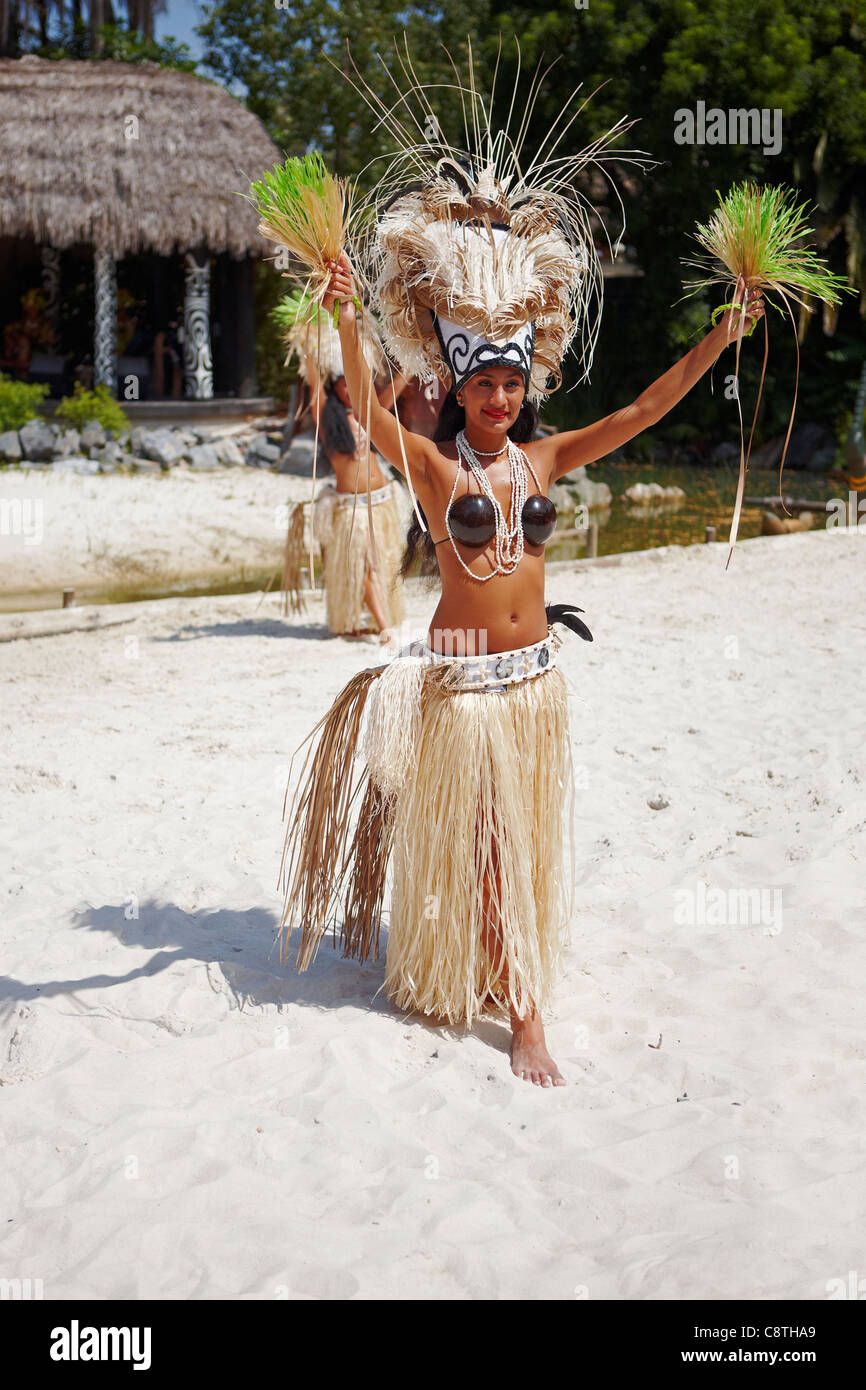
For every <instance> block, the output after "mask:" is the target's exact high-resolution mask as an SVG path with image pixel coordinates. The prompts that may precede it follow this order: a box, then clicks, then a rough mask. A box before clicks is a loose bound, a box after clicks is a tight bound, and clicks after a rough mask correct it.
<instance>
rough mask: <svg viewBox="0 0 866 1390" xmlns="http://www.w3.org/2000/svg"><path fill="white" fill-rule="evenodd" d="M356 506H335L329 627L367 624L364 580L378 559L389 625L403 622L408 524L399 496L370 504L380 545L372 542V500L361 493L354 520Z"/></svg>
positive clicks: (328, 571)
mask: <svg viewBox="0 0 866 1390" xmlns="http://www.w3.org/2000/svg"><path fill="white" fill-rule="evenodd" d="M352 510H353V509H352V507H351V506H343V505H341V506H335V507H334V509H333V512H332V516H331V524H330V528H329V532H330V533H329V536H328V540H327V544H326V545H325V546H323V559H324V568H325V604H326V609H327V615H328V629H329V631H331V632H333V633H339V632H355V631H357V630H358V629H359V628H361V627H363V626H364V625H365V624H364V623H363V622H362V614H363V613H365V612H366V611H367V610H366V606H365V601H364V582H365V577H366V573H367V568H368V566H369V565H370V564H371V563H374V561H375V560H376V559H378V564H376V576H377V579H378V581H379V595H380V601H381V603H382V608H383V610H384V613H385V617H386V619H387V625H388V626H389V627H398V626H399V625H400V623H402V621H403V619H404V616H405V607H404V600H403V585H402V583H401V580H400V578H399V573H398V571H399V568H400V560H401V558H402V554H403V544H404V532H405V527H404V525H403V522H402V520H401V517H400V512H399V510H398V507H397V502H396V500H395V499H394V498H393V497H389V498H387V499H386V500H385V501H384V502H377V503H376V504H375V505H374V506H373V507H372V508H371V509H370V510H371V512H372V517H373V536H374V538H375V542H376V549H375V552H373V550H372V548H371V546H370V535H369V526H368V520H367V503H366V496H365V494H364V493H359V494H358V501H357V505H356V506H355V508H354V511H355V520H354V524H353V525H352V526H351V536H350V535H349V529H350V523H351V518H352Z"/></svg>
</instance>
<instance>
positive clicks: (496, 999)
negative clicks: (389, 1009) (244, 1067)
mask: <svg viewBox="0 0 866 1390" xmlns="http://www.w3.org/2000/svg"><path fill="white" fill-rule="evenodd" d="M331 289H332V294H331V296H329V298H328V299H326V300H325V307H326V308H328V307H330V305H331V304H332V303H333V300H334V299H339V300H340V301H341V310H340V336H341V340H342V344H343V356H344V361H345V363H346V367H347V381H348V384H349V394H350V396H351V397H352V398H353V399H355V400H356V401H358V402H361V401H363V400H366V397H367V394H368V392H369V374H368V373H367V368H366V364H365V363H364V360H363V357H362V355H361V354H360V352H359V351H358V347H357V342H356V338H355V333H354V311H353V308H352V305H351V300H352V298H353V296H354V295H355V294H356V293H357V291H356V289H355V286H354V282H353V279H352V273H351V267H350V265H349V263H348V260H347V258H345V257H344V258H343V260H342V263H341V264H340V265H339V266H335V268H334V275H333V279H332V282H331ZM762 313H763V304H762V302H761V301H760V300H756V301H754V302H752V303H751V304H750V305H749V308H748V313H747V316H746V327H747V330H748V329H749V328H750V327H751V325H752V324H753V323H754V322H756V321H757V319H758V318H759V317H760V316H761V315H762ZM739 317H740V316H739V314H738V313H733V314H730V313H729V314H725V315H724V316H723V317H722V320H721V321H720V323H719V325H718V326H717V327H716V328H715V329H713V330H712V332H710V333H708V334H707V335H706V337H705V338H704V339H703V340H702V341H701V342H700V343H698V345H697V346H696V347H695V348H693V349H692V350H691V351H690V352H688V353H687V354H686V355H685V356H684V357H683V358H681V359H680V361H679V362H677V363H676V364H675V365H674V366H673V367H671V369H670V370H669V371H668V372H666V373H665V374H664V375H663V376H661V377H659V378H658V380H657V381H655V382H653V384H652V385H651V386H650V387H648V389H647V390H646V391H644V392H643V393H642V394H641V395H640V396H639V397H638V398H637V400H635V401H634V402H633V403H632V404H631V405H630V406H628V407H626V408H625V409H623V410H619V411H616V412H614V414H612V415H609V416H607V417H606V418H604V419H602V420H599V421H597V422H596V423H595V424H594V425H590V426H588V427H587V428H585V429H582V430H569V431H566V432H565V433H562V434H557V435H554V436H551V437H549V438H546V439H539V440H532V439H531V434H532V430H533V426H534V419H533V415H534V412H533V411H532V408H531V406H530V405H529V403H528V401H527V400H526V384H527V383H526V376H525V374H524V373H523V372H522V371H521V370H517V369H515V368H513V367H510V366H507V365H502V364H498V365H494V366H490V367H486V368H484V369H483V370H482V371H479V372H475V373H473V374H472V375H471V376H469V377H467V378H465V379H463V380H462V381H461V382H460V384H459V385H458V389H457V391H456V393H455V394H452V395H450V396H449V398H447V400H446V406H445V407H444V409H445V410H446V411H447V412H448V415H449V416H450V419H451V421H452V427H456V426H458V425H460V426H461V427H460V428H459V429H455V437H454V438H452V439H449V440H448V441H442V442H440V443H433V442H432V441H430V440H428V439H426V438H425V437H424V436H423V435H417V434H410V433H408V432H406V431H404V432H403V435H402V448H401V441H400V438H399V436H398V431H399V429H400V427H399V425H398V424H397V422H396V421H395V420H394V418H393V416H391V415H390V414H389V413H388V412H387V411H385V410H383V409H381V407H378V406H377V404H376V402H375V400H373V402H372V404H371V415H370V436H371V439H372V440H373V442H374V444H375V445H376V447H377V448H378V449H379V450H380V451H381V453H382V454H383V455H384V457H385V458H387V459H388V460H389V461H390V462H391V463H393V464H394V466H395V467H396V468H399V469H402V468H403V467H404V466H405V465H404V457H405V460H406V462H407V464H408V468H409V469H410V470H411V475H412V480H413V483H414V487H415V490H416V493H417V495H418V497H419V500H420V502H421V505H422V507H423V510H424V514H425V516H426V518H427V519H428V521H429V526H430V539H429V541H428V543H429V544H430V545H432V546H433V547H435V549H436V554H437V558H438V561H439V572H440V577H441V582H442V594H441V597H440V600H439V603H438V605H437V607H436V611H435V612H434V614H433V617H432V618H431V620H430V627H429V631H428V644H429V646H428V651H429V652H430V653H431V655H434V663H435V654H439V655H443V656H446V657H447V658H451V660H450V661H448V660H446V661H445V662H444V663H441V664H442V665H444V666H445V667H446V668H447V666H448V665H455V666H458V667H461V666H469V668H470V669H469V672H468V674H469V677H470V679H472V677H473V676H474V675H475V670H474V668H480V667H482V666H486V667H487V668H488V672H489V677H490V679H489V680H488V684H487V686H486V688H485V687H484V686H483V685H482V684H479V685H478V686H477V688H476V689H475V690H473V691H472V692H471V693H467V692H466V689H465V687H466V681H465V679H464V684H463V690H464V693H459V694H446V693H441V694H439V693H438V692H437V695H435V696H434V695H433V694H432V692H431V693H430V700H429V703H428V706H427V710H425V717H424V721H423V724H422V728H421V731H420V733H419V734H418V736H417V739H416V743H417V747H416V754H417V761H416V766H415V768H414V771H413V773H412V782H413V786H411V787H407V788H406V794H405V796H403V797H401V798H400V801H401V803H402V806H401V809H400V811H398V816H401V821H402V823H401V824H399V825H398V827H397V833H396V835H395V848H396V856H397V857H396V864H395V888H394V894H393V898H392V908H391V919H390V920H391V926H390V936H389V942H388V961H387V964H386V981H385V989H386V992H387V993H388V995H389V997H390V998H391V999H392V1000H393V1001H394V1002H395V1003H396V1004H397V1005H398V1007H401V1008H404V1009H412V1008H414V1009H420V1010H421V1011H423V1012H425V1013H436V1014H444V1015H445V1016H446V1017H448V1018H449V1021H452V1022H454V1021H457V1020H458V1019H459V1018H463V1019H465V1020H466V1021H467V1022H471V1021H472V1017H473V1016H474V1015H476V1016H477V1015H478V1014H480V1013H482V1012H499V1013H501V1012H502V1006H503V1005H504V1004H505V1003H507V1005H508V1008H509V1013H510V1022H511V1031H512V1034H513V1042H512V1053H511V1067H512V1071H513V1072H514V1073H515V1075H517V1076H520V1077H522V1078H523V1079H524V1080H528V1081H532V1082H534V1083H535V1084H536V1085H540V1086H563V1085H565V1084H566V1083H565V1078H564V1077H563V1076H562V1073H561V1072H560V1070H559V1068H558V1067H557V1065H556V1063H555V1062H554V1061H553V1059H552V1057H551V1056H550V1054H549V1052H548V1050H547V1044H546V1041H545V1037H544V1029H543V1026H542V1020H541V1012H540V1004H541V1002H542V1000H543V1001H544V1002H546V996H547V993H548V988H549V985H550V983H551V974H552V970H553V967H554V964H555V961H556V957H557V955H558V952H557V949H556V948H557V945H558V944H559V943H558V942H557V936H558V935H559V929H560V928H561V927H562V926H563V925H564V923H563V921H562V916H561V907H560V905H559V904H558V903H557V901H556V899H557V894H558V889H559V887H560V882H559V880H560V877H561V873H562V866H561V854H560V850H559V847H560V840H561V836H560V826H559V819H560V807H561V796H560V791H561V790H565V789H560V787H559V786H558V785H556V784H557V783H558V781H559V779H560V778H561V776H562V773H563V771H564V770H565V769H566V767H567V763H568V762H569V761H570V759H569V757H568V748H567V747H566V745H567V743H568V728H567V723H568V719H567V705H566V689H565V682H564V679H563V677H562V673H561V672H560V671H559V670H558V669H556V668H555V667H554V666H553V665H552V660H551V658H552V657H553V655H554V654H555V651H554V644H556V645H557V646H558V643H556V637H555V636H553V637H551V636H550V635H549V629H548V619H547V616H546V613H545V606H544V544H545V540H546V539H549V536H550V535H551V534H552V532H553V527H554V525H555V509H554V508H553V505H552V503H550V502H549V500H548V498H547V493H548V492H549V489H550V486H551V484H552V483H554V482H556V481H557V480H558V479H560V478H563V477H564V476H565V475H566V474H568V473H570V472H572V471H573V470H574V469H576V468H580V467H582V466H583V465H584V464H588V463H592V462H594V461H595V460H596V459H599V458H601V457H603V456H604V455H606V454H609V453H611V452H612V451H613V450H614V449H617V448H619V447H620V446H621V445H623V444H625V443H626V442H627V441H628V440H630V439H633V438H634V437H635V436H636V435H638V434H640V433H641V431H642V430H645V429H648V428H649V427H650V426H652V425H654V424H656V423H657V422H658V421H659V420H661V419H662V418H663V417H664V416H665V415H666V414H667V413H668V411H670V410H671V409H672V408H673V407H674V406H675V405H676V404H677V403H678V402H679V401H680V400H682V398H683V396H685V395H686V393H687V392H688V391H690V390H691V388H692V387H693V386H694V385H695V383H696V382H697V381H699V380H700V378H701V377H702V376H703V375H704V373H705V372H706V371H707V370H708V369H709V368H710V367H711V366H712V365H713V363H714V362H715V361H716V359H717V358H718V356H719V354H720V353H721V352H722V350H723V348H724V347H725V346H726V344H727V342H728V341H729V340H730V339H731V338H732V337H733V336H734V334H735V333H736V330H737V327H738V326H739ZM732 319H733V322H732ZM458 380H459V378H458ZM455 407H456V408H455ZM509 439H511V440H512V442H513V441H515V439H516V440H518V441H525V442H524V443H523V445H522V450H521V451H520V452H522V453H523V460H522V461H521V462H522V463H523V466H524V469H525V471H526V473H527V474H528V475H529V476H528V481H527V482H525V484H520V483H517V485H516V486H515V483H514V482H512V481H511V479H510V477H509V460H508V454H509V453H510V452H512V451H511V450H509V445H508V441H509ZM458 440H459V443H458ZM476 461H477V463H476ZM472 465H476V466H475V467H473V466H472ZM478 468H480V470H481V474H482V475H483V477H484V479H485V480H486V482H487V484H488V488H489V489H490V490H492V492H493V495H494V497H495V498H496V501H497V502H498V503H499V508H500V509H501V513H502V514H503V515H505V516H509V515H513V514H514V511H515V510H517V511H518V515H519V516H520V515H521V514H522V519H523V533H524V540H523V547H522V549H523V555H522V557H521V558H520V559H519V560H518V562H517V563H516V564H513V565H512V567H511V568H510V569H508V568H506V567H504V566H503V565H502V564H501V562H500V559H499V557H498V556H497V550H498V549H499V537H498V536H497V535H496V534H494V535H492V536H491V535H488V531H489V522H487V524H486V525H483V524H482V521H483V520H484V517H485V515H486V509H485V508H484V506H483V501H484V500H489V493H488V496H487V497H486V498H485V492H487V489H485V488H484V484H483V483H482V482H481V478H480V477H479V475H478V471H477V470H478ZM533 485H534V486H533ZM524 487H525V490H524ZM530 488H532V490H533V491H534V492H535V498H534V499H533V498H532V497H528V498H527V499H526V500H524V501H523V502H522V505H520V506H518V508H517V509H516V508H515V501H517V502H518V503H520V499H521V498H524V497H526V492H528V491H529V489H530ZM515 494H516V496H515ZM455 499H456V500H455ZM461 499H472V500H471V501H470V502H469V503H468V505H464V507H463V511H462V513H461V510H460V505H461ZM533 502H534V503H535V505H534V506H531V505H530V508H529V512H527V504H528V503H529V504H532V503H533ZM543 502H546V503H547V505H546V506H543V505H541V504H542V503H543ZM493 510H494V509H493V508H491V511H493ZM528 517H529V518H531V520H529V521H528V520H527V518H528ZM464 538H465V539H464ZM449 542H450V544H449ZM488 581H490V582H488ZM443 648H444V650H443ZM467 654H469V655H473V656H476V657H479V654H481V657H480V658H479V659H478V660H476V661H475V662H474V663H471V664H470V663H465V662H463V663H461V662H460V661H459V657H460V656H465V655H467ZM485 655H486V658H487V659H486V661H485V660H484V659H483V657H484V656H485ZM509 678H510V680H509ZM482 679H483V677H482ZM506 680H507V681H509V683H508V684H500V682H503V681H506ZM542 687H543V688H544V689H545V693H546V696H547V698H546V699H545V700H544V701H543V702H541V703H539V702H538V700H536V699H532V700H530V698H529V695H530V692H533V694H535V693H536V692H538V693H539V694H540V690H541V688H542ZM503 697H504V698H503ZM488 705H489V706H491V707H494V708H492V709H491V710H490V711H489V712H490V713H492V714H493V716H494V721H495V723H494V725H493V727H492V728H491V729H486V730H485V729H479V728H478V721H479V720H480V719H483V718H484V717H485V715H486V714H487V713H488V711H487V710H486V709H485V708H483V707H486V706H488ZM437 724H438V725H439V727H438V728H437ZM505 738H508V739H510V740H511V741H512V747H511V748H510V749H504V748H502V746H501V743H500V740H502V739H505ZM497 745H498V746H497ZM485 755H486V756H487V757H489V758H490V759H491V761H492V764H493V765H492V766H490V765H488V766H485V765H484V759H485ZM443 758H445V759H446V760H447V759H451V760H452V767H451V768H448V769H445V768H443V767H442V760H443ZM461 763H463V764H464V767H463V770H462V772H461V770H460V766H459V765H460V764H461ZM497 763H498V766H497V765H496V764H497ZM407 771H408V769H407ZM449 772H451V773H453V782H454V784H455V785H453V786H451V785H450V784H449V786H448V787H447V788H446V784H445V776H443V774H447V773H449ZM497 773H499V774H504V775H500V778H497ZM467 783H468V785H467ZM449 793H450V799H449ZM434 794H439V795H441V796H443V798H444V799H445V800H446V801H447V803H448V804H446V805H444V806H443V805H440V806H438V807H434V808H433V809H432V812H431V809H430V804H429V800H428V797H432V796H433V795H434ZM521 795H525V796H526V797H527V798H528V801H529V806H530V812H529V817H528V818H527V816H526V815H525V814H523V816H522V820H523V821H524V822H526V821H527V819H528V825H527V824H524V825H522V826H519V825H518V824H517V823H518V821H520V820H521V816H520V814H515V811H516V810H517V808H516V807H513V806H508V805H503V806H501V807H500V815H499V819H498V821H497V819H496V817H497V809H496V804H495V803H496V801H497V800H499V801H501V802H503V803H505V802H506V801H507V800H509V799H512V798H516V797H520V796H521ZM487 798H489V800H488V803H487V805H484V802H485V800H486V799H487ZM474 800H477V801H478V802H479V807H478V809H477V813H476V816H475V818H474V819H473V818H472V817H471V816H470V817H469V818H468V820H466V821H465V823H464V824H463V825H460V824H455V823H454V818H455V816H456V815H457V814H459V813H460V811H461V810H462V811H465V809H466V807H467V805H469V804H471V802H472V801H474ZM509 820H510V822H511V824H510V825H509V824H508V822H509ZM485 821H488V822H489V821H492V822H493V828H494V830H495V832H497V833H493V834H492V835H490V836H489V839H488V842H487V844H483V843H482V844H480V845H479V850H480V854H479V855H478V856H477V858H476V862H474V863H473V864H472V867H471V870H470V872H471V874H472V876H473V878H474V879H475V884H474V886H473V885H469V886H468V889H467V885H466V884H465V883H462V882H455V881H454V880H455V870H456V869H457V868H459V867H460V858H459V857H458V856H450V855H449V841H450V842H453V840H454V839H455V838H457V839H460V840H462V841H465V840H466V839H467V837H468V838H469V839H470V840H472V841H475V840H476V836H477V834H478V831H479V828H480V825H481V823H483V822H485ZM425 822H426V832H425V828H424V826H425ZM486 828H487V827H486V826H485V829H486ZM503 830H504V831H505V833H504V834H503V833H502V832H503ZM401 831H402V834H401ZM509 831H511V832H512V833H509ZM521 831H522V833H521ZM515 832H516V833H515ZM479 838H480V837H479ZM503 850H504V852H505V854H507V855H508V856H509V857H512V856H513V860H512V862H505V863H502V862H500V858H499V856H500V854H501V853H502V851H503ZM524 856H525V857H524ZM466 858H467V856H466V855H465V854H463V855H462V859H463V860H464V861H465V860H466ZM485 860H486V862H485ZM473 887H474V889H475V891H473ZM467 909H468V912H469V914H470V915H472V914H473V910H474V916H475V918H476V920H475V921H474V922H473V923H472V927H473V930H470V931H469V932H463V933H462V938H461V942H458V943H457V945H456V946H455V945H454V944H453V943H449V942H448V941H447V940H445V939H444V938H445V936H446V935H447V934H448V932H449V928H450V927H451V926H452V925H454V923H453V919H452V918H451V913H452V912H454V911H458V912H459V911H464V912H466V911H467ZM478 909H480V911H479V910H478ZM497 909H498V910H497ZM510 913H513V914H522V915H523V920H522V921H521V922H520V923H519V924H518V922H517V920H516V918H515V916H512V917H509V914H510ZM566 920H567V919H566ZM437 937H439V938H440V939H436V938H437ZM477 947H480V948H482V950H483V953H484V956H485V957H486V960H485V959H482V958H481V953H480V951H478V950H477V949H476V948H477ZM461 996H462V999H461ZM461 1002H462V1003H463V1009H462V1010H461V1009H460V1008H459V1005H460V1003H461ZM455 1005H456V1006H457V1007H456V1008H455ZM490 1006H492V1007H490ZM497 1006H498V1007H497Z"/></svg>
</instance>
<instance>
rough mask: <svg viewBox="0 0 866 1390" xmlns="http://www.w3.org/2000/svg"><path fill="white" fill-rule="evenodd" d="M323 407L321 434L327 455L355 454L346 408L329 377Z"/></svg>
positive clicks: (325, 387) (331, 378)
mask: <svg viewBox="0 0 866 1390" xmlns="http://www.w3.org/2000/svg"><path fill="white" fill-rule="evenodd" d="M324 391H325V406H324V409H323V411H322V433H323V435H324V444H325V452H326V453H327V454H329V455H330V454H352V455H354V453H355V436H354V435H353V433H352V427H351V425H350V424H349V417H348V415H347V414H346V407H345V406H344V405H343V402H342V401H341V400H340V397H339V396H338V395H337V383H336V381H335V380H334V378H333V377H329V378H328V380H327V381H326V382H325V385H324Z"/></svg>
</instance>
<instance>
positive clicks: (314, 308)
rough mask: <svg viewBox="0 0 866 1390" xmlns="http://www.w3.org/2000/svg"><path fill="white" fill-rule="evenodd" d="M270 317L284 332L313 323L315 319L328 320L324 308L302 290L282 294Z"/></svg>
mask: <svg viewBox="0 0 866 1390" xmlns="http://www.w3.org/2000/svg"><path fill="white" fill-rule="evenodd" d="M271 317H272V319H273V320H274V323H275V324H276V325H277V327H278V328H281V329H282V330H283V332H284V333H289V332H291V330H292V329H293V328H299V327H302V326H304V325H306V324H312V323H315V322H316V321H317V320H319V321H321V322H327V320H328V315H327V314H326V313H325V312H324V310H323V309H321V308H320V307H319V305H318V304H317V303H316V301H315V300H314V299H312V298H311V297H310V295H308V294H304V292H303V290H291V291H290V293H289V294H284V295H283V297H282V299H281V300H280V302H279V304H277V305H275V306H274V309H273V310H272V312H271Z"/></svg>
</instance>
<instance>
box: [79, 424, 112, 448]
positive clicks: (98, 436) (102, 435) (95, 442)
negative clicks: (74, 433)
mask: <svg viewBox="0 0 866 1390" xmlns="http://www.w3.org/2000/svg"><path fill="white" fill-rule="evenodd" d="M107 441H108V435H107V434H106V432H105V429H104V428H103V426H102V425H100V423H99V421H98V420H88V422H87V424H86V425H85V426H84V429H83V430H82V431H81V447H82V449H88V450H89V449H101V448H102V446H103V444H105V443H106V442H107Z"/></svg>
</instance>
